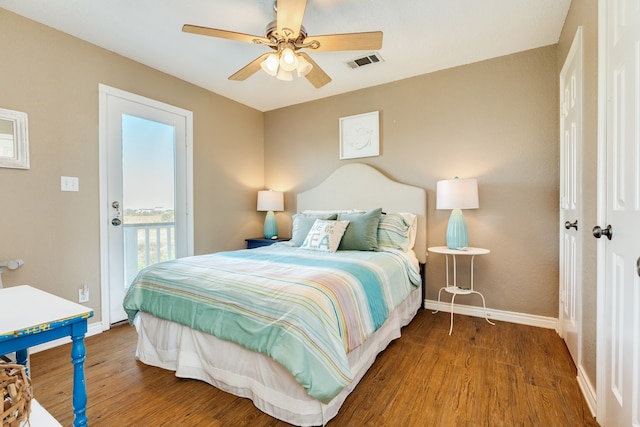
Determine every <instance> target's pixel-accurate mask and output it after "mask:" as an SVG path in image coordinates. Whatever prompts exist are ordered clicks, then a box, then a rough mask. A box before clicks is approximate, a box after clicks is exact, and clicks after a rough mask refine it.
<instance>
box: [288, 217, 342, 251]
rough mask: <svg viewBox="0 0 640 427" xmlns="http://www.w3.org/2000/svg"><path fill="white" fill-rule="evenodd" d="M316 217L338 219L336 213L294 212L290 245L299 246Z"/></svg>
mask: <svg viewBox="0 0 640 427" xmlns="http://www.w3.org/2000/svg"><path fill="white" fill-rule="evenodd" d="M316 219H331V220H335V219H338V214H318V215H312V214H303V213H299V214H295V215H294V216H293V217H292V220H293V225H292V227H291V246H300V245H302V243H303V242H304V239H305V238H306V237H307V234H309V230H311V227H312V226H313V223H314V222H316Z"/></svg>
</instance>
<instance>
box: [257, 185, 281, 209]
mask: <svg viewBox="0 0 640 427" xmlns="http://www.w3.org/2000/svg"><path fill="white" fill-rule="evenodd" d="M258 210H259V211H283V210H284V193H282V191H273V190H262V191H258Z"/></svg>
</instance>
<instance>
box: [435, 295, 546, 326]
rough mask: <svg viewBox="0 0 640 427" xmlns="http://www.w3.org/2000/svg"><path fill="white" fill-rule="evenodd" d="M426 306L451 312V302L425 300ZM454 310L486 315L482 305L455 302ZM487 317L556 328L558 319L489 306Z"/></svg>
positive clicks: (477, 315) (465, 313)
mask: <svg viewBox="0 0 640 427" xmlns="http://www.w3.org/2000/svg"><path fill="white" fill-rule="evenodd" d="M424 307H425V308H426V309H428V310H433V311H435V310H439V311H444V312H447V313H451V303H449V302H442V301H441V302H440V305H438V301H434V300H429V299H428V300H425V301H424ZM453 312H454V313H455V314H463V315H466V316H474V317H484V310H483V309H482V307H476V306H471V305H464V304H458V303H455V304H454V306H453ZM487 317H488V318H489V319H490V320H498V321H502V322H510V323H519V324H521V325H529V326H537V327H540V328H546V329H556V330H557V324H558V319H557V318H555V317H546V316H537V315H535V314H526V313H516V312H513V311H503V310H495V309H492V308H487Z"/></svg>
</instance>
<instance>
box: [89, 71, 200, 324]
mask: <svg viewBox="0 0 640 427" xmlns="http://www.w3.org/2000/svg"><path fill="white" fill-rule="evenodd" d="M98 93H99V100H98V104H99V109H98V110H99V111H98V116H99V118H98V146H99V150H98V152H99V168H100V172H99V177H100V184H99V188H100V197H99V199H100V209H99V211H100V297H101V311H102V316H101V317H102V330H104V331H106V330H108V329H109V328H110V327H111V321H110V320H111V319H110V295H109V256H108V254H109V246H108V233H109V224H110V222H109V221H110V219H111V216H110V213H111V211H110V209H109V200H108V186H107V178H108V164H107V101H108V98H109V97H118V98H122V99H126V100H128V101H131V102H138V103H141V104H144V105H148V106H151V107H153V108H157V109H160V110H165V111H168V112H171V113H174V114H177V115H181V116H184V117H185V120H186V127H185V128H186V129H185V132H186V135H185V143H186V150H185V152H186V159H185V162H186V165H185V166H186V170H187V174H186V175H187V176H186V182H185V186H186V188H184V189H183V191H182V192H181V193H183V194H184V196H182V195H178V194H176V196H177V198H178V199H180V198H181V197H184V198H186V199H185V200H183V201H182V203H184V204H185V205H186V207H187V214H186V216H187V230H186V238H187V256H190V255H193V252H194V251H193V246H194V237H193V236H194V232H193V173H192V171H193V113H192V112H191V111H189V110H185V109H182V108H179V107H175V106H172V105H169V104H165V103H163V102H160V101H156V100H153V99H150V98H145V97H143V96H140V95H136V94H133V93H130V92H126V91H123V90H120V89H117V88H114V87H111V86H107V85H104V84H102V83H99V84H98ZM185 193H186V194H185Z"/></svg>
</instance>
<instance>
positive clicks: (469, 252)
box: [427, 246, 495, 335]
mask: <svg viewBox="0 0 640 427" xmlns="http://www.w3.org/2000/svg"><path fill="white" fill-rule="evenodd" d="M427 250H428V251H429V252H433V253H437V254H443V255H444V256H445V260H446V261H445V262H446V269H447V284H446V286H444V287H442V288H440V290H439V291H438V306H437V307H438V309H439V308H440V295H441V294H442V291H445V292H449V293H450V294H451V322H450V323H451V325H450V326H449V335H451V332H452V331H453V303H454V301H455V299H456V295H469V294H478V295H480V298H482V308H483V309H484V318H485V319H486V321H487V322H489V324H491V325H495V323H493V322H492V321H491V320H489V317H488V316H487V306H486V304H485V301H484V295H482V294H481V293H480V292H478V291H476V290H474V289H473V260H474V259H475V257H476V255H485V254H488V253H489V252H491V251H490V250H489V249H484V248H466V249H449V248H448V247H446V246H435V247H432V248H429V249H427ZM449 255H451V258H453V283H450V282H449ZM456 256H470V257H471V278H470V279H471V280H470V283H469V287H464V286H463V287H460V286H458V277H457V274H458V272H457V267H458V266H457V263H456ZM437 312H438V310H436V311H434V312H433V314H436V313H437Z"/></svg>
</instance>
